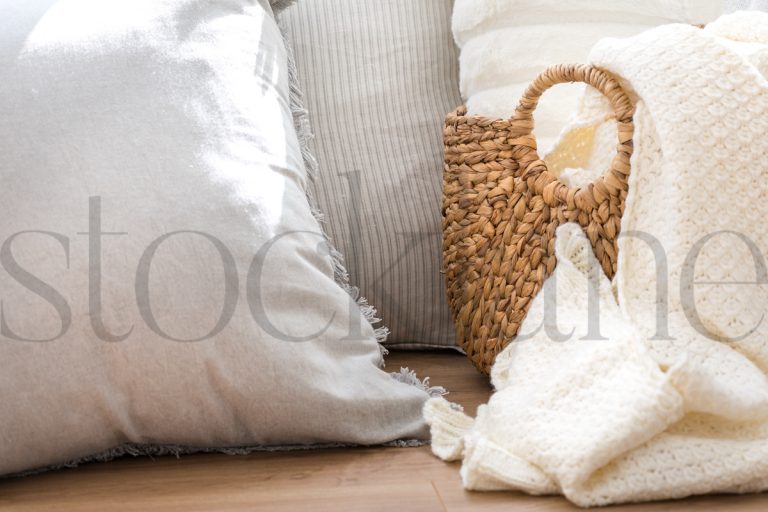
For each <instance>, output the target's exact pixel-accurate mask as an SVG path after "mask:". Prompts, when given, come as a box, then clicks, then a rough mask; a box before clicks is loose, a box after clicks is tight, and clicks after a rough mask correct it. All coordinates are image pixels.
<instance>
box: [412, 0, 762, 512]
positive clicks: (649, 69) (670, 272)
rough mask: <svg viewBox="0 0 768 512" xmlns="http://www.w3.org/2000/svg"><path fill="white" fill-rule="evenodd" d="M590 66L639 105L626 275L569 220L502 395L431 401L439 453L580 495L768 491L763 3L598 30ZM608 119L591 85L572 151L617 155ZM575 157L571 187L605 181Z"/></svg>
mask: <svg viewBox="0 0 768 512" xmlns="http://www.w3.org/2000/svg"><path fill="white" fill-rule="evenodd" d="M590 60H591V62H592V63H593V64H596V65H598V66H600V67H603V68H605V69H607V70H609V71H611V72H612V73H614V74H615V75H617V76H619V77H621V79H622V80H623V84H624V85H625V86H626V87H627V88H628V90H629V91H630V92H631V93H632V95H633V98H634V100H635V102H636V105H637V111H636V115H635V139H634V140H635V153H634V155H633V159H632V171H631V175H630V181H629V190H630V192H629V196H628V197H627V202H626V209H625V212H624V216H623V218H622V238H621V239H620V242H619V251H620V261H619V266H618V272H617V274H616V276H615V278H614V281H613V283H610V282H609V281H608V279H607V278H606V277H605V275H604V274H603V273H602V271H601V270H600V266H599V264H598V263H597V261H596V260H595V257H594V255H593V254H592V250H591V246H590V244H589V242H588V240H586V238H585V237H584V235H583V233H582V232H581V230H580V228H579V227H578V226H576V225H575V224H565V225H562V226H561V227H560V228H559V229H558V231H557V241H556V254H557V259H558V265H557V267H556V270H555V272H554V274H553V275H552V276H551V277H550V278H549V279H548V280H547V281H546V283H545V285H544V287H543V289H542V291H541V292H540V293H539V294H538V296H537V297H536V299H535V301H534V303H533V305H532V307H531V309H530V311H529V313H528V316H527V317H526V320H525V322H524V324H523V326H522V328H521V330H520V335H519V336H518V339H517V340H515V341H514V342H512V343H510V344H509V346H508V347H507V348H506V349H505V350H504V351H503V352H502V353H501V354H499V356H498V358H497V360H496V363H495V365H494V368H493V370H492V381H493V384H494V387H495V389H496V392H495V393H494V395H493V396H492V397H491V399H490V401H489V402H488V404H486V405H483V406H481V407H480V408H479V410H478V414H477V417H476V418H474V419H473V418H470V417H469V416H467V415H465V414H464V413H463V412H462V411H461V409H460V408H459V407H457V406H455V405H453V404H450V403H449V402H447V401H446V400H444V399H442V398H436V399H432V400H430V401H429V402H428V403H427V405H426V407H425V416H426V418H427V421H428V422H429V423H430V424H431V428H432V443H433V444H432V449H433V452H434V453H435V454H436V455H437V456H439V457H441V458H443V459H445V460H462V461H463V463H462V468H461V475H462V478H463V481H464V485H465V487H466V488H467V489H472V490H502V489H516V490H522V491H525V492H528V493H532V494H563V495H565V496H566V497H567V498H568V499H570V500H571V501H573V502H574V503H576V504H577V505H580V506H598V505H608V504H612V503H620V502H631V501H645V500H654V499H667V498H680V497H684V496H689V495H693V494H703V493H711V492H734V493H736V492H752V491H762V490H766V489H768V377H766V374H767V373H768V319H765V318H764V316H765V314H766V312H767V311H768V261H766V259H767V258H768V227H767V226H766V220H765V219H766V214H768V202H767V201H768V137H767V136H766V134H768V81H767V80H766V74H768V14H765V13H757V12H750V13H734V14H731V15H728V16H725V17H722V18H720V19H719V20H718V21H716V22H714V23H712V24H710V25H708V26H707V27H706V28H705V29H703V30H702V29H697V28H695V27H691V26H686V25H667V26H662V27H659V28H655V29H652V30H649V31H647V32H645V33H643V34H640V35H638V36H635V37H633V38H629V39H621V40H616V39H608V40H603V41H601V42H600V43H598V45H597V46H596V47H595V48H594V50H593V52H592V54H591V57H590ZM608 112H609V109H608V107H607V103H606V102H605V101H604V100H603V99H601V98H599V97H598V96H597V95H596V94H595V93H592V92H588V93H586V95H585V97H584V98H583V101H582V107H581V111H580V116H579V120H578V121H577V122H576V123H574V126H573V129H572V130H571V131H570V132H569V133H566V134H565V135H564V136H563V137H562V139H561V144H560V151H561V152H565V153H568V150H569V149H571V150H573V151H571V154H580V153H586V154H587V157H582V159H581V164H584V166H587V164H588V166H589V167H590V168H593V164H595V163H596V162H598V163H599V162H603V161H605V159H606V158H610V156H611V150H610V149H609V148H610V147H611V145H612V144H613V141H614V140H615V136H614V135H613V133H612V132H611V128H612V125H611V121H610V119H607V118H608V116H607V115H606V114H607V113H608ZM609 136H610V137H609ZM606 141H607V142H606ZM574 148H578V149H579V150H574ZM584 148H587V150H588V151H586V152H585V151H583V149H584ZM557 152H558V150H557V149H556V150H555V156H556V154H557ZM573 160H574V161H573V162H570V163H567V164H566V165H562V166H561V167H562V168H561V169H560V170H561V171H562V174H561V179H562V180H564V181H573V182H578V181H583V180H586V181H587V182H588V181H590V180H591V179H593V178H594V177H595V175H594V172H593V171H590V170H586V169H585V170H579V171H574V168H575V167H578V166H579V165H580V164H579V161H578V158H575V157H574V158H573ZM569 167H571V168H569ZM600 168H602V169H604V168H605V167H600Z"/></svg>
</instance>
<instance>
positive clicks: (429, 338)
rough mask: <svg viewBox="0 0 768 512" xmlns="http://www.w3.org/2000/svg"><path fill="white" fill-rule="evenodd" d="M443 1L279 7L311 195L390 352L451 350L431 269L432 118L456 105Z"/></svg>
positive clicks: (326, 0)
mask: <svg viewBox="0 0 768 512" xmlns="http://www.w3.org/2000/svg"><path fill="white" fill-rule="evenodd" d="M451 10H452V1H451V0H304V1H300V2H297V3H296V4H295V5H293V6H291V7H289V8H288V9H286V10H285V11H284V12H283V14H282V16H281V17H282V21H283V25H284V26H285V27H286V28H287V31H288V34H289V38H290V40H291V42H292V44H293V47H294V53H295V58H296V64H297V68H298V73H299V77H300V82H301V86H302V89H303V92H304V100H305V103H306V106H307V109H308V110H309V116H310V120H311V124H312V128H313V131H314V134H315V138H314V141H313V143H312V149H313V151H314V154H315V156H316V158H317V160H318V163H319V176H318V177H317V178H316V179H315V181H314V184H313V187H314V189H313V195H314V197H315V200H316V202H317V205H318V207H319V208H320V210H321V211H323V212H324V214H325V221H326V222H325V224H326V225H325V229H326V231H327V233H328V234H329V235H330V237H331V239H332V240H333V242H334V244H335V246H336V248H337V249H338V250H339V251H341V253H342V254H343V255H344V258H345V262H346V267H347V270H348V271H349V273H350V281H351V282H352V283H353V284H354V285H356V286H358V287H359V288H360V291H361V294H362V295H363V296H364V297H366V298H367V299H368V300H369V302H370V303H371V304H373V305H374V306H375V307H376V308H377V309H378V312H379V316H380V317H381V318H382V320H383V322H384V324H385V325H386V326H387V327H389V329H390V331H391V334H390V336H389V339H388V342H387V345H388V346H390V347H398V348H400V347H402V348H417V347H453V346H454V335H453V323H452V321H451V319H450V314H449V312H448V307H447V304H446V299H445V286H444V283H443V279H442V276H441V274H440V264H441V227H440V204H441V187H442V159H443V157H442V154H443V145H442V122H443V118H444V116H445V114H446V113H447V112H448V111H450V110H451V109H453V108H455V107H456V106H457V105H459V104H460V103H461V97H460V95H459V91H458V58H457V52H456V48H455V46H454V43H453V39H452V36H451V31H450V19H451Z"/></svg>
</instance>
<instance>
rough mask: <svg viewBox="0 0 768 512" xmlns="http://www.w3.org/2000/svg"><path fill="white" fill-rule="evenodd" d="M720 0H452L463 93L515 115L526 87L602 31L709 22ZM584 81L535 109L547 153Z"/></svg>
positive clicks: (479, 109) (480, 111) (573, 58)
mask: <svg viewBox="0 0 768 512" xmlns="http://www.w3.org/2000/svg"><path fill="white" fill-rule="evenodd" d="M721 4H722V1H721V0H651V1H643V2H637V1H635V0H597V1H596V0H569V1H568V2H562V1H559V0H543V1H542V0H456V5H455V7H454V12H453V34H454V37H455V38H456V43H457V44H458V45H459V48H460V49H461V66H460V77H461V94H462V97H463V98H464V99H465V100H466V103H467V109H468V111H469V113H470V114H471V115H483V116H489V117H498V118H506V117H509V116H510V115H512V112H513V111H514V109H515V107H516V106H517V101H518V99H519V98H520V96H521V95H522V93H523V91H524V90H525V88H526V87H527V86H528V84H529V83H530V82H531V80H533V79H534V78H535V77H536V75H537V74H538V73H540V72H541V71H543V70H544V69H546V68H547V67H548V66H551V65H553V64H561V63H569V62H573V63H579V62H585V61H586V58H587V56H588V55H589V50H590V49H591V48H592V46H593V45H594V44H595V43H596V42H597V41H598V40H599V39H601V38H603V37H628V36H631V35H634V34H638V33H640V32H642V31H643V30H646V29H648V28H651V27H654V26H657V25H662V24H665V23H673V22H682V23H706V22H708V21H711V20H712V19H714V18H715V17H717V15H718V14H719V13H720V12H721V9H722V5H721ZM581 90H582V86H581V85H579V84H574V85H570V86H561V87H558V88H556V89H552V90H551V91H548V92H547V94H546V95H545V96H544V98H543V99H542V102H541V104H540V105H539V107H538V108H537V110H536V136H537V141H538V144H539V149H540V153H541V154H542V155H543V154H546V153H547V152H549V150H550V149H551V147H552V145H553V144H554V143H555V141H556V140H557V137H558V135H559V133H560V131H561V129H562V128H563V127H565V125H566V123H567V122H568V121H569V118H570V116H571V115H572V113H573V112H574V111H575V109H576V106H577V104H578V98H579V97H580V91H581Z"/></svg>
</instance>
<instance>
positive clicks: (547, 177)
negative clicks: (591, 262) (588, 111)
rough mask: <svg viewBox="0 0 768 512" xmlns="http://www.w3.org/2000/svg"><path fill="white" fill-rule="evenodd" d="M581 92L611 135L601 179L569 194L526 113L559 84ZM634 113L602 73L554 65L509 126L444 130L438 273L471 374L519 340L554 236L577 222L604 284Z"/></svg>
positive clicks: (457, 123) (612, 263)
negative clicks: (584, 89) (611, 150)
mask: <svg viewBox="0 0 768 512" xmlns="http://www.w3.org/2000/svg"><path fill="white" fill-rule="evenodd" d="M577 81H578V82H585V83H587V84H589V85H591V86H592V87H594V88H596V89H598V90H599V91H600V92H602V93H603V94H604V95H605V96H606V97H607V98H608V100H609V101H610V103H611V106H612V108H613V110H614V114H615V117H616V123H617V128H618V147H617V153H616V156H615V157H614V158H613V161H612V163H611V165H610V168H609V169H608V170H607V172H606V173H605V174H604V175H603V176H602V177H600V178H598V179H597V180H595V181H594V182H592V183H590V184H589V185H587V186H584V187H580V188H569V187H568V186H566V185H564V184H563V183H562V182H560V181H559V180H558V179H557V177H556V176H555V175H553V174H552V173H550V172H549V170H548V169H547V164H546V163H545V162H544V161H543V160H542V159H541V158H540V157H539V155H538V153H537V152H536V139H535V137H534V136H533V133H532V131H533V124H534V123H533V111H534V109H535V108H536V105H537V103H538V101H539V98H540V97H541V95H542V93H543V92H544V91H545V90H547V89H548V88H550V87H552V86H553V85H555V84H558V83H564V82H577ZM633 112H634V106H633V105H632V103H631V101H630V100H629V98H628V97H627V95H626V94H625V92H624V90H622V88H621V87H620V85H619V83H618V82H617V81H616V79H615V78H613V77H612V76H611V75H610V74H608V73H607V72H606V71H603V70H600V69H598V68H595V67H592V66H588V65H573V64H569V65H557V66H553V67H551V68H549V69H547V70H546V71H544V72H543V73H542V74H540V75H539V76H538V77H537V78H536V79H535V80H534V81H533V82H532V83H531V85H530V86H529V87H528V89H527V90H526V91H525V93H524V94H523V96H522V98H521V99H520V103H519V105H518V107H517V109H516V110H515V113H514V115H513V116H512V117H511V118H510V119H489V118H484V117H473V116H467V115H466V108H465V107H460V108H459V109H457V110H456V111H455V112H453V113H451V114H449V115H448V116H447V117H446V121H445V131H444V142H445V173H444V183H443V185H444V189H443V264H444V269H443V270H444V272H445V277H446V284H447V288H448V302H449V304H450V308H451V311H452V313H453V318H454V322H455V327H456V333H457V340H458V342H459V344H460V345H461V347H462V348H464V350H465V351H466V353H467V355H468V356H469V358H470V359H471V360H472V362H473V363H474V364H475V366H476V367H477V368H478V369H479V370H480V371H481V372H483V373H486V374H487V373H489V371H490V368H491V366H492V365H493V361H494V359H495V357H496V354H498V353H499V352H500V351H501V350H502V349H503V348H504V347H505V346H506V345H507V344H508V343H509V342H510V341H512V340H513V339H514V337H515V335H516V334H517V331H518V329H519V328H520V324H521V323H522V321H523V318H524V317H525V314H526V312H527V311H528V308H529V307H530V305H531V302H532V300H533V298H534V297H535V296H536V294H537V293H538V291H539V290H540V289H541V286H542V284H543V283H544V280H545V279H546V278H547V276H549V275H550V274H551V273H552V271H553V270H554V268H555V263H556V262H555V254H554V248H555V230H556V229H557V227H558V226H559V225H560V224H562V223H564V222H570V221H572V222H578V223H579V224H580V225H581V227H582V228H583V229H584V232H585V233H586V234H587V237H588V238H589V240H590V242H591V243H592V247H593V249H594V252H595V256H596V257H597V260H598V261H599V262H600V263H601V265H602V268H603V270H604V271H605V273H606V274H607V275H608V276H609V277H613V275H614V273H615V272H616V255H617V245H616V239H617V235H618V234H619V227H620V219H621V215H622V213H623V211H624V200H625V198H626V195H627V178H628V176H629V159H630V156H631V154H632V134H633V124H632V114H633Z"/></svg>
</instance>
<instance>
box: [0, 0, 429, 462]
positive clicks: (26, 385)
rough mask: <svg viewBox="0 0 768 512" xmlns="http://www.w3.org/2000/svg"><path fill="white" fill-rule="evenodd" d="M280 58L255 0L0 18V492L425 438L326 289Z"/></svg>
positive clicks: (364, 330) (412, 398) (111, 5)
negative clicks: (60, 473)
mask: <svg viewBox="0 0 768 512" xmlns="http://www.w3.org/2000/svg"><path fill="white" fill-rule="evenodd" d="M285 59H286V57H285V49H284V47H283V44H282V38H281V35H280V33H279V31H278V29H277V26H276V24H275V22H274V20H273V18H272V15H271V12H270V10H269V6H268V4H267V2H266V1H264V2H263V4H260V3H258V2H250V1H246V0H238V1H233V2H227V3H217V2H208V1H197V0H165V1H156V0H134V1H116V0H115V1H104V0H61V1H57V2H17V1H11V0H2V1H0V176H1V177H2V186H0V243H2V244H3V245H2V248H1V249H0V265H1V266H2V268H0V300H2V326H1V327H2V331H0V473H9V472H17V471H21V470H26V469H29V468H34V467H40V466H46V465H51V464H59V463H64V462H67V461H70V460H72V459H77V458H80V457H85V456H90V455H92V454H94V453H96V452H101V451H103V450H107V449H111V448H114V447H117V446H121V445H124V444H125V443H138V444H140V445H143V444H152V445H157V444H168V443H171V444H175V445H182V446H186V447H191V448H214V447H217V448H220V447H232V446H252V445H285V444H308V443H339V442H340V443H363V444H370V443H382V442H386V441H391V440H393V439H398V438H423V437H424V436H425V435H426V429H425V425H424V423H423V420H422V418H421V407H422V405H423V403H424V401H425V400H426V399H427V393H425V391H424V390H422V389H420V388H419V386H415V387H414V386H409V385H406V384H404V383H401V382H398V380H397V379H400V380H412V379H411V378H410V376H409V375H408V374H407V373H406V374H402V375H401V374H398V377H397V378H393V377H392V376H390V375H388V374H386V373H384V372H382V371H381V370H380V369H379V368H378V364H379V363H380V361H381V359H380V350H379V346H378V344H377V343H376V340H375V337H374V333H373V328H372V327H371V325H370V324H369V323H368V322H367V321H366V319H365V318H364V317H363V315H362V314H361V311H360V309H359V307H358V305H357V304H356V303H355V301H354V300H352V299H351V298H350V297H349V295H347V294H346V293H345V291H344V290H342V288H341V287H340V286H339V285H337V284H336V282H335V281H334V272H333V271H334V268H333V262H332V261H331V258H330V256H329V251H328V248H327V247H326V246H325V244H324V243H323V237H322V235H321V233H320V228H319V226H318V224H317V222H316V221H315V219H314V218H313V216H312V214H311V212H310V208H309V206H308V204H307V200H306V197H305V186H306V173H305V170H304V166H303V163H302V158H301V153H300V150H299V146H298V143H297V140H296V134H295V132H294V128H293V124H292V119H291V115H290V110H289V107H288V82H287V68H286V62H285ZM89 209H90V215H89ZM89 231H90V232H91V233H92V235H91V236H87V235H85V234H84V233H86V234H87V233H88V232H89ZM180 231H183V232H181V233H180ZM21 232H25V233H21ZM18 233H21V234H18ZM99 233H103V234H101V235H100V234H99ZM166 234H170V236H169V238H166V239H160V237H163V236H164V235H166ZM99 245H100V247H99ZM153 248H154V249H156V251H155V252H154V254H153V252H152V251H153ZM99 269H100V270H99ZM89 270H90V280H89ZM99 272H100V279H99ZM89 285H90V287H91V288H90V290H89ZM142 290H145V291H146V292H147V294H148V295H147V296H144V292H143V291H142ZM228 290H229V292H228ZM220 318H223V319H224V320H223V321H222V322H221V323H220V325H219V327H220V329H218V330H217V328H216V327H217V323H219V320H220ZM153 323H156V325H155V326H154V329H152V328H150V326H151V325H152V324H153ZM210 331H216V332H214V333H213V334H212V335H211V336H206V333H208V332H210ZM159 332H165V333H166V336H161V335H160V334H159ZM170 338H175V339H176V340H195V339H197V338H205V339H201V340H200V341H174V340H173V339H170ZM301 338H306V340H305V341H302V340H301ZM47 339H51V341H44V340H47ZM143 449H144V448H142V447H138V448H137V447H136V446H132V447H131V448H129V449H123V450H122V451H129V452H131V453H135V452H141V451H142V450H143ZM147 449H149V448H147ZM120 451H121V450H117V451H115V452H111V453H119V452H120ZM153 451H154V452H156V451H157V450H156V449H154V450H153Z"/></svg>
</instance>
